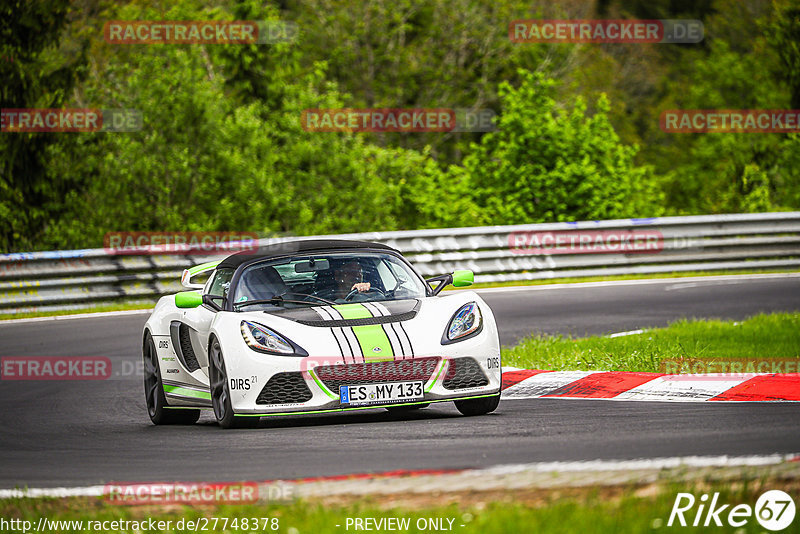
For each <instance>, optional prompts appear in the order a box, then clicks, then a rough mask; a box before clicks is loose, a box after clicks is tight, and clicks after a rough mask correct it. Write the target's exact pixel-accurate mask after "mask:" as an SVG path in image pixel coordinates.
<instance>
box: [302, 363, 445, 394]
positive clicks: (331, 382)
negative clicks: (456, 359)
mask: <svg viewBox="0 0 800 534" xmlns="http://www.w3.org/2000/svg"><path fill="white" fill-rule="evenodd" d="M438 363H439V358H438V357H435V356H434V357H428V358H413V359H408V360H394V361H390V362H369V363H352V364H347V365H326V366H321V367H317V368H315V369H314V372H315V373H316V375H317V377H318V378H319V379H320V380H322V383H323V384H325V387H327V388H328V389H329V390H331V391H333V392H334V393H338V392H339V386H351V385H356V384H379V383H385V382H408V381H417V380H421V381H423V382H427V381H428V379H429V378H430V377H431V375H432V374H433V371H434V369H436V365H437V364H438Z"/></svg>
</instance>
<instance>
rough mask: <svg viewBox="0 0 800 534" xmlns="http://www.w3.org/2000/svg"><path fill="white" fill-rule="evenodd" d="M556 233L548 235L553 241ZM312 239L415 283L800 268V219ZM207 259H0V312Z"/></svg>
mask: <svg viewBox="0 0 800 534" xmlns="http://www.w3.org/2000/svg"><path fill="white" fill-rule="evenodd" d="M593 232H595V233H601V232H619V233H620V235H625V234H628V233H631V232H634V233H635V232H646V233H647V232H649V233H651V234H657V235H659V236H660V241H659V247H658V250H651V251H647V252H616V251H612V250H608V251H605V252H597V251H593V252H592V253H585V252H581V251H576V250H572V249H561V250H558V251H557V252H555V253H548V252H552V251H544V253H537V252H541V250H532V249H529V248H527V249H526V248H524V247H523V248H522V249H519V248H517V249H515V247H514V244H515V236H519V235H523V236H524V235H527V236H530V235H532V234H531V233H535V234H536V235H537V236H541V235H544V234H545V233H556V234H560V235H570V234H572V235H574V234H575V233H582V234H592V233H593ZM553 235H555V234H553ZM314 237H317V238H319V237H327V238H342V239H363V240H366V241H377V242H382V243H386V244H387V245H390V246H392V247H394V248H397V249H398V250H400V251H401V252H403V254H404V255H405V256H406V257H407V258H408V259H409V260H410V261H411V262H412V263H413V264H414V265H415V266H416V267H417V269H419V271H420V272H421V273H422V274H423V276H426V277H428V276H435V275H438V274H443V273H447V272H451V271H453V270H456V269H471V270H473V271H474V272H475V281H476V282H504V281H522V280H538V279H547V278H562V277H585V276H611V275H625V274H647V273H667V272H680V271H709V270H737V269H774V268H778V269H796V268H800V212H782V213H758V214H733V215H703V216H691V217H662V218H652V219H620V220H611V221H587V222H576V223H546V224H525V225H514V226H483V227H473V228H444V229H431V230H411V231H393V232H366V233H358V234H341V235H336V236H304V237H291V238H280V239H275V238H270V239H269V240H264V241H265V242H266V241H269V242H270V243H274V242H276V241H288V240H293V239H313V238H314ZM215 257H220V256H209V255H193V256H178V255H162V256H129V255H120V254H114V253H113V251H109V250H106V249H84V250H69V251H51V252H28V253H14V254H3V255H0V313H23V312H27V311H35V310H39V311H55V310H64V309H75V308H84V307H88V306H92V305H95V304H103V303H111V302H116V303H119V302H131V301H142V302H152V301H153V300H154V299H155V298H156V297H158V296H160V295H164V294H168V293H172V292H177V291H180V290H181V285H180V275H181V272H182V271H183V269H185V268H187V267H189V266H192V265H197V264H199V263H203V262H206V261H210V260H211V259H214V258H215Z"/></svg>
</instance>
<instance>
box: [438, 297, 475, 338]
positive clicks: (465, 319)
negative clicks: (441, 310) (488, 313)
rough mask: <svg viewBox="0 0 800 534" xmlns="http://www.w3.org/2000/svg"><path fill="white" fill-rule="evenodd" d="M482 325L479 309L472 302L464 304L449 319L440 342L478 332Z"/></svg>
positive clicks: (469, 335)
mask: <svg viewBox="0 0 800 534" xmlns="http://www.w3.org/2000/svg"><path fill="white" fill-rule="evenodd" d="M482 327H483V317H482V316H481V310H480V308H478V305H477V304H476V303H474V302H470V303H469V304H464V305H463V306H462V307H461V308H460V309H459V310H458V311H457V312H456V313H455V315H453V317H452V319H450V324H449V325H448V327H447V331H446V332H445V335H444V337H443V338H442V343H451V342H453V341H458V340H461V339H465V338H467V337H471V336H473V335H475V334H477V333H478V332H480V330H481V328H482Z"/></svg>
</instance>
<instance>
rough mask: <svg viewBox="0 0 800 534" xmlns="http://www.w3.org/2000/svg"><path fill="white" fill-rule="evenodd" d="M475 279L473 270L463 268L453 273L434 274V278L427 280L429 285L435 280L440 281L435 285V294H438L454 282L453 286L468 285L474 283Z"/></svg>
mask: <svg viewBox="0 0 800 534" xmlns="http://www.w3.org/2000/svg"><path fill="white" fill-rule="evenodd" d="M474 279H475V275H474V274H473V273H472V271H470V270H468V269H463V270H460V271H453V274H443V275H441V276H434V277H433V278H428V279H427V280H425V281H426V282H428V285H431V284H433V283H434V282H439V284H438V285H437V286H436V287H433V295H434V296H436V295H438V294H439V293H441V291H442V289H444V288H445V287H446V286H449V285H450V284H453V287H467V286H471V285H472V282H473V281H474Z"/></svg>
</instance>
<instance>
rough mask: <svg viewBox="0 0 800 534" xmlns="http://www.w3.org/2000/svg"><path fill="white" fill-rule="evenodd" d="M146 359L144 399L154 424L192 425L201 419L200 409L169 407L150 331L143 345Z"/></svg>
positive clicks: (143, 357) (143, 356) (143, 354)
mask: <svg viewBox="0 0 800 534" xmlns="http://www.w3.org/2000/svg"><path fill="white" fill-rule="evenodd" d="M142 359H143V360H144V400H145V403H146V404H147V414H148V415H149V416H150V420H151V421H152V422H153V424H154V425H191V424H194V423H196V422H197V420H198V419H200V410H193V409H176V408H169V407H168V405H167V398H166V396H165V395H164V385H163V383H162V382H161V367H159V365H158V354H157V353H156V344H155V343H154V342H153V337H152V336H151V335H150V333H149V332H148V334H147V337H145V339H144V345H143V346H142Z"/></svg>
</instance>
